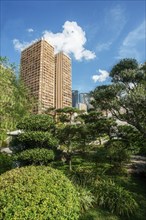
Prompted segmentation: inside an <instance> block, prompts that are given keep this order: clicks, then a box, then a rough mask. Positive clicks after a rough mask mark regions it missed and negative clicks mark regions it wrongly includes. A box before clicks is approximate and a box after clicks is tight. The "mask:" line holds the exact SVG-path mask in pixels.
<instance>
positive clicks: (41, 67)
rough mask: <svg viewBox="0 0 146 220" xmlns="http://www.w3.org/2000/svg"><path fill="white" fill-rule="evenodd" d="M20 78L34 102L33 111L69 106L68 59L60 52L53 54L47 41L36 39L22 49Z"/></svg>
mask: <svg viewBox="0 0 146 220" xmlns="http://www.w3.org/2000/svg"><path fill="white" fill-rule="evenodd" d="M58 58H59V59H58ZM60 58H61V59H60ZM55 65H56V67H55ZM21 78H22V80H23V82H24V84H25V85H26V87H27V88H28V89H29V92H30V96H33V97H34V98H35V100H36V102H37V104H36V106H35V108H34V113H42V112H43V111H44V110H46V109H48V108H50V107H56V108H62V107H65V106H71V61H70V58H68V57H67V56H65V55H64V54H62V53H61V54H58V55H56V57H55V55H54V48H53V47H52V46H51V45H50V44H49V43H48V42H47V41H45V40H39V41H38V42H36V43H34V44H32V45H31V46H29V47H27V48H26V49H24V50H23V51H22V54H21ZM61 79H63V81H62V80H61ZM61 88H62V89H61ZM59 89H61V90H60V91H61V93H60V96H59V94H58V93H57V91H59Z"/></svg>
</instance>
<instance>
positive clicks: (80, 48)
mask: <svg viewBox="0 0 146 220" xmlns="http://www.w3.org/2000/svg"><path fill="white" fill-rule="evenodd" d="M43 37H44V39H45V40H47V41H48V42H49V43H50V44H52V45H53V46H54V48H55V52H60V51H63V52H64V53H66V54H68V55H71V54H72V55H73V56H74V57H75V59H76V60H82V59H85V60H90V59H94V58H95V57H96V55H95V53H94V52H92V51H90V50H87V49H86V48H85V47H84V45H85V43H86V42H87V39H86V34H85V32H84V31H83V29H82V28H81V27H80V26H79V25H78V24H77V22H75V21H66V22H65V23H64V25H63V31H62V32H59V33H53V32H50V31H47V30H46V31H44V33H43Z"/></svg>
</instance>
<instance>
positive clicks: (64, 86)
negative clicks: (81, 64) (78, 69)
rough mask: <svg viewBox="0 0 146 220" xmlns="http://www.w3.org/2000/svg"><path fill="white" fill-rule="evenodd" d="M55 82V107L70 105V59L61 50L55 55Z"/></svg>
mask: <svg viewBox="0 0 146 220" xmlns="http://www.w3.org/2000/svg"><path fill="white" fill-rule="evenodd" d="M55 82H56V83H55V107H56V108H64V107H71V106H72V92H71V91H72V90H71V87H72V85H71V84H72V80H71V59H70V58H69V57H68V56H66V55H65V54H63V53H62V52H61V53H58V54H56V56H55Z"/></svg>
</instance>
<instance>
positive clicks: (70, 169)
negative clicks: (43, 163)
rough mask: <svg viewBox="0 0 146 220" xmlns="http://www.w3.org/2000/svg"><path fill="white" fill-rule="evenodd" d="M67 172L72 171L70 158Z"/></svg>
mask: <svg viewBox="0 0 146 220" xmlns="http://www.w3.org/2000/svg"><path fill="white" fill-rule="evenodd" d="M69 171H72V161H71V157H70V158H69Z"/></svg>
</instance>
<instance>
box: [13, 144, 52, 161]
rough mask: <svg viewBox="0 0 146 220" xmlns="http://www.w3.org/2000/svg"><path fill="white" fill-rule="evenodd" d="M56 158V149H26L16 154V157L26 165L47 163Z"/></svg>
mask: <svg viewBox="0 0 146 220" xmlns="http://www.w3.org/2000/svg"><path fill="white" fill-rule="evenodd" d="M54 158H55V154H54V151H53V150H48V149H45V148H35V149H30V150H25V151H22V152H21V153H19V154H18V155H16V156H15V159H16V160H17V161H19V162H20V163H22V164H24V165H32V164H33V165H47V164H48V163H49V162H51V161H52V160H54Z"/></svg>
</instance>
